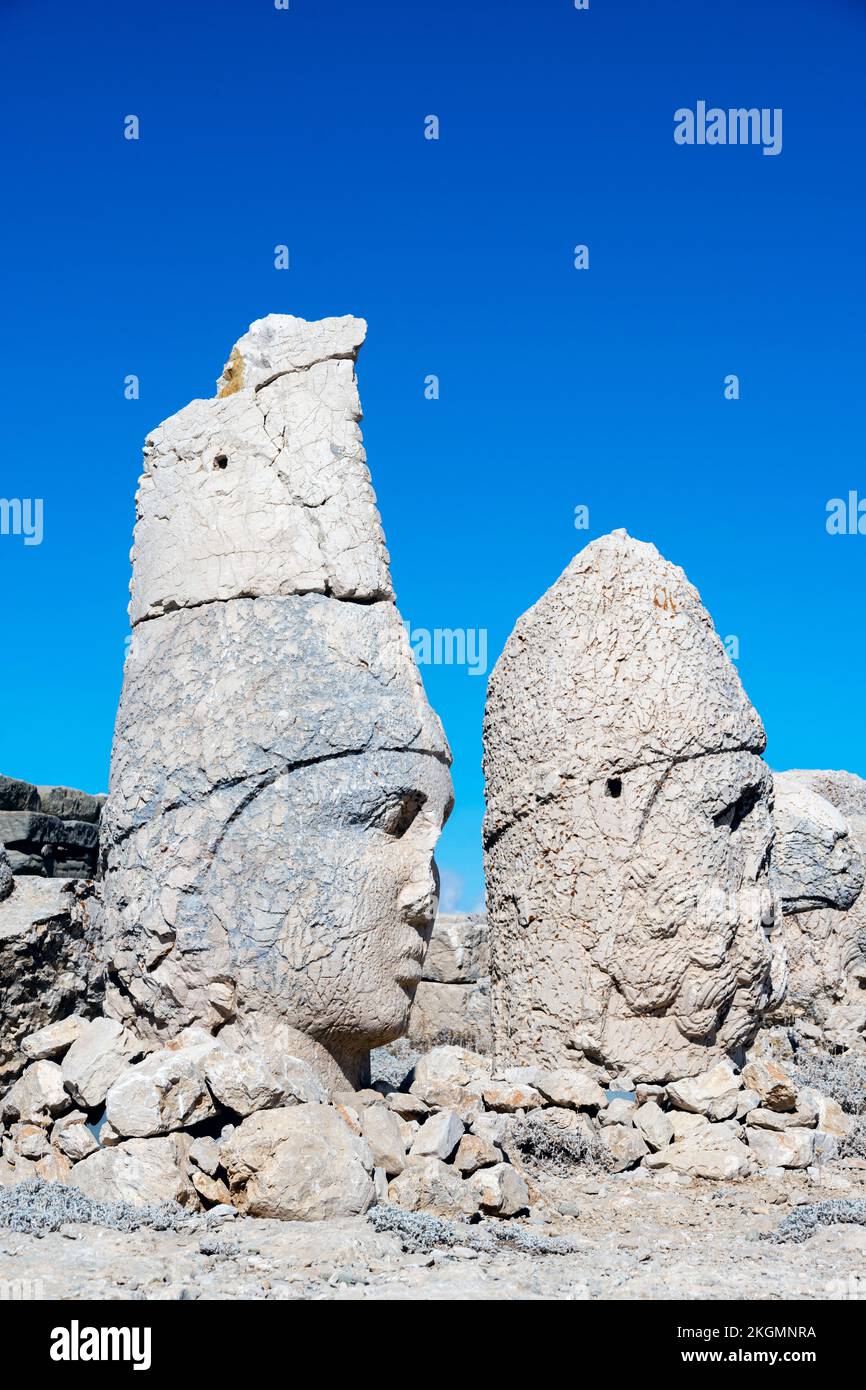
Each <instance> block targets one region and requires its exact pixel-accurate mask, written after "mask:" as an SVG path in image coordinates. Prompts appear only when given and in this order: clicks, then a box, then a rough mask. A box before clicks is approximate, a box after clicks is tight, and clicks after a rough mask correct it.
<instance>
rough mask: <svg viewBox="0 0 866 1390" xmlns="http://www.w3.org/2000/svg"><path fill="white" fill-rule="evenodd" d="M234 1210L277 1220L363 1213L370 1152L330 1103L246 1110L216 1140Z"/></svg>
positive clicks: (369, 1187) (369, 1195) (369, 1193)
mask: <svg viewBox="0 0 866 1390" xmlns="http://www.w3.org/2000/svg"><path fill="white" fill-rule="evenodd" d="M222 1162H223V1167H224V1168H225V1170H226V1172H227V1173H228V1176H229V1185H230V1187H231V1190H232V1200H233V1201H234V1203H235V1205H236V1206H237V1207H238V1209H239V1210H240V1211H243V1212H248V1213H249V1214H250V1215H251V1216H267V1217H272V1218H274V1219H276V1220H280V1221H324V1220H327V1219H329V1218H331V1217H336V1216H353V1215H357V1214H359V1213H361V1212H365V1211H366V1210H367V1208H368V1207H369V1206H370V1205H371V1203H372V1201H373V1178H372V1172H373V1166H374V1165H373V1157H372V1154H371V1153H370V1148H369V1145H368V1144H367V1143H366V1141H365V1140H363V1139H359V1138H358V1137H357V1136H356V1135H354V1134H352V1132H351V1131H350V1129H349V1128H348V1126H347V1125H346V1124H345V1123H344V1122H343V1121H342V1120H341V1119H340V1116H339V1115H338V1114H337V1112H336V1110H333V1109H331V1108H330V1107H329V1106H327V1105H319V1104H316V1103H313V1104H310V1105H299V1106H293V1107H292V1108H291V1109H288V1110H264V1111H262V1112H261V1114H258V1115H251V1116H250V1117H249V1118H248V1119H246V1120H244V1121H243V1123H242V1124H241V1125H239V1126H238V1128H237V1129H236V1130H235V1132H234V1134H232V1136H231V1138H230V1139H228V1140H227V1141H226V1143H225V1144H223V1146H222Z"/></svg>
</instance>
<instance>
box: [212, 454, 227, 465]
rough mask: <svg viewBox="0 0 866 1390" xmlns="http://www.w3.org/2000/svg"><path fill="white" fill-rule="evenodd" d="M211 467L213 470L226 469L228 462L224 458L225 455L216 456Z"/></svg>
mask: <svg viewBox="0 0 866 1390" xmlns="http://www.w3.org/2000/svg"><path fill="white" fill-rule="evenodd" d="M213 466H214V468H228V466H229V461H228V459H227V458H226V456H225V454H217V456H216V458H215V459H214V461H213Z"/></svg>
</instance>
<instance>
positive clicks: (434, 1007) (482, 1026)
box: [408, 979, 492, 1052]
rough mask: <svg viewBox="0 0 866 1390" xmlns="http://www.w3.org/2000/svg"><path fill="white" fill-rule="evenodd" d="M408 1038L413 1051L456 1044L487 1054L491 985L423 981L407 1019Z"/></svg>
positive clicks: (487, 981)
mask: <svg viewBox="0 0 866 1390" xmlns="http://www.w3.org/2000/svg"><path fill="white" fill-rule="evenodd" d="M408 1036H409V1040H410V1042H412V1043H414V1044H415V1046H416V1047H435V1046H436V1045H437V1044H440V1043H454V1042H458V1043H460V1044H461V1045H462V1046H464V1047H468V1048H471V1049H473V1050H477V1051H483V1052H489V1051H490V1046H491V1040H492V1034H491V1030H490V982H489V980H487V979H483V980H478V981H476V982H475V983H474V984H438V983H435V982H433V981H429V980H422V981H421V983H420V984H419V986H418V989H417V991H416V993H415V1002H414V1003H413V1005H412V1012H411V1013H410V1015H409V1030H408Z"/></svg>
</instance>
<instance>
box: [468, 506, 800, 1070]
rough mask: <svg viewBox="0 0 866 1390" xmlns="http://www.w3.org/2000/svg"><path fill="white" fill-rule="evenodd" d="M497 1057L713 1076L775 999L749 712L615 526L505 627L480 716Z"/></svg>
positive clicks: (763, 776)
mask: <svg viewBox="0 0 866 1390" xmlns="http://www.w3.org/2000/svg"><path fill="white" fill-rule="evenodd" d="M484 745H485V752H484V767H485V775H486V782H487V815H486V818H485V830H484V839H485V856H486V868H487V892H488V915H489V919H490V934H491V955H492V988H493V1020H494V1044H495V1057H496V1061H497V1064H499V1065H509V1064H512V1063H518V1064H519V1063H525V1062H530V1061H534V1062H540V1063H541V1064H543V1065H549V1066H554V1067H563V1066H568V1065H573V1064H574V1062H575V1060H576V1059H579V1058H580V1057H581V1056H587V1057H590V1058H592V1059H593V1060H597V1061H602V1062H604V1063H605V1064H608V1065H610V1066H611V1067H614V1068H616V1069H618V1070H620V1071H627V1072H628V1073H629V1075H630V1076H631V1077H632V1078H633V1080H634V1081H652V1082H659V1081H660V1082H664V1081H666V1080H668V1079H671V1078H679V1077H683V1076H687V1075H693V1074H695V1073H698V1072H702V1071H705V1070H707V1068H708V1067H709V1066H710V1065H711V1064H712V1062H713V1061H714V1060H716V1059H717V1058H718V1057H720V1056H722V1055H723V1054H725V1053H726V1052H728V1051H729V1050H730V1049H732V1048H734V1047H736V1046H738V1045H740V1044H744V1043H747V1042H748V1041H749V1040H750V1038H751V1037H752V1035H753V1033H754V1031H755V1029H756V1027H757V1025H758V1022H759V1019H760V1017H761V1015H762V1013H763V1011H764V1010H765V1008H766V1006H767V1005H768V1004H769V1003H770V1002H772V1001H773V1000H774V999H775V998H778V997H780V996H781V993H782V992H783V990H784V960H783V958H782V957H781V955H779V954H776V953H774V949H773V944H772V943H773V939H774V934H773V928H774V926H775V924H776V920H777V916H778V895H777V892H776V888H775V879H774V877H773V875H772V872H771V868H770V849H771V845H772V837H773V822H772V814H771V812H772V778H771V775H770V772H769V770H768V768H767V767H766V765H765V764H764V762H763V761H762V760H761V758H760V756H759V755H760V754H761V753H762V751H763V749H764V745H765V736H764V731H763V728H762V726H761V721H760V719H759V718H758V715H757V714H756V712H755V710H754V709H753V708H752V706H751V704H750V703H749V701H748V699H747V697H746V695H745V693H744V691H743V688H742V686H741V684H740V680H739V676H738V675H737V672H736V670H735V669H734V667H733V665H732V664H731V662H730V661H729V659H728V657H727V655H726V654H725V651H724V649H723V647H722V644H721V642H720V641H719V639H718V637H717V636H716V633H715V631H714V629H713V626H712V622H711V620H710V618H709V615H708V614H707V613H706V611H705V610H704V608H703V607H702V606H701V602H700V598H699V596H698V594H697V591H696V590H695V589H694V588H693V587H692V585H691V584H689V582H688V580H687V579H686V577H685V575H684V574H683V572H682V570H680V569H678V568H676V567H675V566H674V565H671V564H669V563H668V562H667V561H666V560H664V559H662V557H661V556H660V555H659V554H658V552H657V551H656V550H655V548H654V547H653V546H651V545H645V544H643V543H641V542H640V541H636V540H633V539H631V537H629V536H627V535H626V534H625V532H614V533H613V534H612V535H610V536H605V537H603V538H602V539H600V540H598V541H594V542H593V543H592V544H590V545H589V546H587V547H586V549H585V550H584V551H582V552H581V553H580V554H579V555H577V556H576V557H575V559H574V560H573V561H572V563H571V564H570V565H569V566H568V568H567V569H566V571H565V572H564V574H563V575H562V576H561V578H560V579H559V580H558V581H557V583H556V584H555V585H554V586H553V588H552V589H550V590H549V591H548V592H547V593H546V594H545V595H544V597H543V598H542V599H540V600H539V602H538V603H537V604H536V605H535V606H534V607H533V608H532V609H530V610H529V612H528V613H526V614H524V616H523V617H522V618H521V619H520V620H519V621H518V623H517V626H516V627H515V630H514V632H513V633H512V635H511V637H510V638H509V640H508V642H507V644H506V647H505V651H504V652H503V655H502V656H501V657H500V659H499V661H498V662H497V664H496V667H495V669H494V671H493V674H492V676H491V680H490V690H489V697H488V703H487V710H486V714H485V723H484Z"/></svg>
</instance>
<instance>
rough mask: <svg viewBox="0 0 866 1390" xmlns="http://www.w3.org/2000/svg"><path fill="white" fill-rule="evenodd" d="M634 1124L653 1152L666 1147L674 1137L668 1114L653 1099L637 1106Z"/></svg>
mask: <svg viewBox="0 0 866 1390" xmlns="http://www.w3.org/2000/svg"><path fill="white" fill-rule="evenodd" d="M634 1125H635V1129H636V1130H638V1131H639V1133H640V1135H641V1137H642V1138H643V1139H645V1140H646V1142H647V1144H649V1146H650V1148H651V1149H652V1150H653V1151H654V1152H656V1151H657V1150H658V1149H664V1148H666V1147H667V1146H668V1144H669V1143H670V1142H671V1140H672V1139H673V1137H674V1127H673V1125H672V1123H671V1120H670V1116H669V1115H666V1114H665V1112H664V1110H662V1108H661V1106H659V1105H657V1104H656V1102H655V1101H654V1100H648V1101H646V1102H645V1103H644V1104H643V1105H641V1106H639V1107H638V1109H637V1110H636V1111H635V1116H634Z"/></svg>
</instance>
